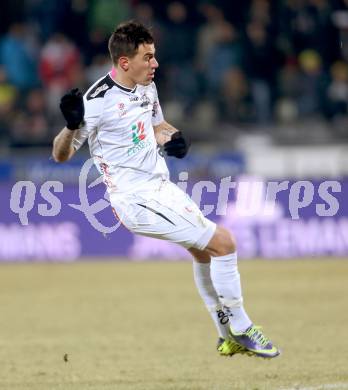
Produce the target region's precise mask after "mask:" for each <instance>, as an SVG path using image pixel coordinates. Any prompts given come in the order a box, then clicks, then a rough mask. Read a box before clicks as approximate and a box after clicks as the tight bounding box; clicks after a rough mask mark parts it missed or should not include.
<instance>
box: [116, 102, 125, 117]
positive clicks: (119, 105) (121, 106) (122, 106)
mask: <svg viewBox="0 0 348 390" xmlns="http://www.w3.org/2000/svg"><path fill="white" fill-rule="evenodd" d="M117 108H118V116H119V117H122V116H124V115H126V114H127V110H126V105H125V104H124V103H122V102H120V103H117Z"/></svg>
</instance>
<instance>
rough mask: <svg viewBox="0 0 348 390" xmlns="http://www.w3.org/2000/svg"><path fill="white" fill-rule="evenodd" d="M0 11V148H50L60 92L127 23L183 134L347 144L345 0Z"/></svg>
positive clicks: (83, 0)
mask: <svg viewBox="0 0 348 390" xmlns="http://www.w3.org/2000/svg"><path fill="white" fill-rule="evenodd" d="M0 15H1V20H0V140H1V147H0V149H1V150H2V151H6V150H7V151H11V150H12V149H13V148H19V147H22V148H28V147H29V146H34V147H37V146H48V145H50V144H51V142H52V139H53V137H54V135H55V134H56V133H57V132H58V131H59V130H60V128H61V127H62V126H63V125H64V122H63V120H62V117H61V115H60V112H59V99H60V97H61V96H62V94H64V93H65V92H66V91H67V90H69V89H70V88H73V87H79V88H81V89H82V90H83V91H85V90H86V89H87V88H88V86H89V85H90V84H92V83H93V82H94V81H96V80H97V79H98V78H99V77H101V76H102V75H103V74H105V73H107V72H108V71H109V70H110V68H111V63H110V59H109V54H108V50H107V41H108V37H109V35H110V33H111V32H112V31H113V29H114V27H115V26H116V25H117V24H118V23H119V22H121V21H124V20H127V19H135V20H138V21H141V22H143V23H145V24H146V25H147V26H151V27H152V29H153V32H154V35H155V37H156V48H157V59H158V61H159V63H160V68H159V71H158V72H157V73H156V84H157V86H158V90H159V94H160V99H161V103H162V106H163V109H164V111H165V113H166V117H167V119H168V121H172V122H174V124H177V125H180V126H182V127H184V129H185V131H188V132H191V133H192V135H193V137H194V136H196V137H197V138H202V139H204V140H205V141H210V140H212V141H214V140H217V139H219V134H220V133H221V134H222V133H223V134H225V138H224V140H226V139H229V138H226V134H227V136H230V139H231V146H232V145H233V139H234V137H233V135H235V134H237V133H238V134H239V133H241V132H248V131H252V132H259V133H260V134H263V133H268V134H271V135H272V136H273V137H274V138H275V139H277V140H279V141H281V140H282V138H281V137H280V136H279V134H283V141H284V142H294V143H296V142H297V143H299V142H302V141H304V140H306V135H307V138H309V142H314V141H315V138H317V139H318V140H322V141H323V142H329V141H332V142H337V140H339V142H345V141H346V140H347V128H348V115H347V114H348V111H347V103H348V0H330V1H329V0H277V1H271V0H269V1H268V0H243V1H240V0H232V1H228V2H227V1H174V2H163V1H148V2H139V1H122V0H71V1H68V0H5V1H4V0H3V1H2V2H1V11H0ZM289 129H290V130H289ZM277 137H278V138H277Z"/></svg>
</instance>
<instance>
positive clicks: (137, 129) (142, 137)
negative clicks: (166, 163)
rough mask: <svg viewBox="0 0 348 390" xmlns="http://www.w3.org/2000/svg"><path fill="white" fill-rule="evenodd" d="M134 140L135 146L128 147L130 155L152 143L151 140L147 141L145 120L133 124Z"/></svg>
mask: <svg viewBox="0 0 348 390" xmlns="http://www.w3.org/2000/svg"><path fill="white" fill-rule="evenodd" d="M132 141H133V146H132V147H131V148H129V149H128V156H131V155H133V154H136V153H137V152H139V151H140V150H142V149H144V148H145V147H147V146H149V145H150V144H151V143H150V141H146V133H145V124H144V122H138V123H136V124H134V125H133V126H132Z"/></svg>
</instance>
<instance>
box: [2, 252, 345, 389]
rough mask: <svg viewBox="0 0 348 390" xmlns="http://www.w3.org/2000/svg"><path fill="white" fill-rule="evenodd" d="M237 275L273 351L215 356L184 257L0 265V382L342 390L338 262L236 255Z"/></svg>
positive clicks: (341, 274)
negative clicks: (273, 354) (268, 355)
mask: <svg viewBox="0 0 348 390" xmlns="http://www.w3.org/2000/svg"><path fill="white" fill-rule="evenodd" d="M240 271H241V274H242V281H243V287H244V298H245V305H246V308H247V310H248V312H249V313H250V315H251V316H252V318H253V319H254V320H255V322H256V323H258V324H261V325H263V327H264V330H265V332H266V334H267V335H268V336H270V338H271V339H272V340H273V341H274V342H275V343H276V344H277V345H279V346H280V347H281V348H282V350H283V355H282V356H281V357H279V358H277V359H274V360H270V361H266V360H262V359H257V358H250V357H247V356H236V357H233V358H222V357H219V356H218V355H217V353H216V352H215V342H216V335H215V328H214V327H213V325H212V323H211V320H210V317H209V316H208V313H207V312H206V311H205V308H204V307H203V304H202V303H201V301H200V298H199V297H198V294H197V293H196V291H195V287H194V284H193V282H192V272H191V264H190V263H176V262H172V263H160V262H159V263H130V262H93V263H89V262H82V263H76V264H60V265H59V264H51V265H50V264H20V265H2V266H1V267H0V389H1V390H22V389H23V390H24V389H25V390H55V389H64V390H70V389H71V390H88V389H93V390H104V389H105V390H106V389H113V390H114V389H117V390H123V389H124V390H130V389H132V390H166V389H168V390H230V389H231V390H233V389H236V390H256V389H257V390H275V389H282V388H294V389H295V388H296V386H297V387H298V388H301V387H304V386H308V387H309V386H317V385H322V384H337V383H342V388H346V387H345V386H346V385H347V384H348V369H347V365H348V337H347V331H346V329H347V324H348V307H347V306H348V304H347V300H348V261H333V260H327V261H286V262H285V261H282V262H276V261H273V262H268V261H267V262H266V261H248V262H241V263H240ZM65 354H67V355H68V361H67V362H65V361H64V359H63V356H64V355H65ZM344 384H346V385H344ZM337 386H338V385H337ZM337 386H336V387H335V389H339V387H337ZM316 388H318V389H319V387H316ZM323 388H325V387H323Z"/></svg>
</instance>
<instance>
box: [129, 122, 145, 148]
mask: <svg viewBox="0 0 348 390" xmlns="http://www.w3.org/2000/svg"><path fill="white" fill-rule="evenodd" d="M145 138H146V134H145V125H144V122H138V123H137V124H135V125H133V126H132V141H133V144H134V145H138V143H139V142H140V141H143V140H144V139H145Z"/></svg>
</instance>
